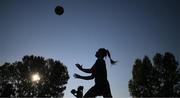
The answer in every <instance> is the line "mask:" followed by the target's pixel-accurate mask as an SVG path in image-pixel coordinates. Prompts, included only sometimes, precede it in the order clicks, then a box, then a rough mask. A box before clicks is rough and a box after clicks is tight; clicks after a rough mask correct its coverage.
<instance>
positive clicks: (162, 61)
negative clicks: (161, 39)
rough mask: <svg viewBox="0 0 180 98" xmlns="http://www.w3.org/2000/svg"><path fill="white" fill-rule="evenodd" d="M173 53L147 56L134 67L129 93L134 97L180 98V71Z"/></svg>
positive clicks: (138, 60) (136, 62)
mask: <svg viewBox="0 0 180 98" xmlns="http://www.w3.org/2000/svg"><path fill="white" fill-rule="evenodd" d="M178 65H179V64H178V62H177V61H176V59H175V57H174V55H173V54H172V53H169V52H167V53H165V54H164V55H162V54H159V53H157V54H156V55H155V56H154V58H153V64H152V63H151V61H150V59H149V58H148V57H147V56H145V57H144V59H143V60H141V59H137V60H136V61H135V64H134V66H133V71H132V76H133V77H132V79H130V81H129V91H130V94H131V96H133V97H180V69H179V67H178Z"/></svg>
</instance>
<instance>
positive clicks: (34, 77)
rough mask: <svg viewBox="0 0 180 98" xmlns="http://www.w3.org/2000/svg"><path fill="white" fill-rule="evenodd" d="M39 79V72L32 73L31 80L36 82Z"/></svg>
mask: <svg viewBox="0 0 180 98" xmlns="http://www.w3.org/2000/svg"><path fill="white" fill-rule="evenodd" d="M39 80H40V76H39V74H33V75H32V81H33V82H38V81H39Z"/></svg>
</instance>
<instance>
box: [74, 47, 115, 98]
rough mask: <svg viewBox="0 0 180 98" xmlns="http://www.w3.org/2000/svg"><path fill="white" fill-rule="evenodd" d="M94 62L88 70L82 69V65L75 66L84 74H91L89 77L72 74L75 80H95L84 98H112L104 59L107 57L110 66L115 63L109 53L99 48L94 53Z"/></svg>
mask: <svg viewBox="0 0 180 98" xmlns="http://www.w3.org/2000/svg"><path fill="white" fill-rule="evenodd" d="M95 56H96V58H97V60H96V62H95V64H94V65H93V66H92V68H90V69H84V68H82V65H80V64H76V67H77V68H78V69H79V70H81V71H83V72H85V73H91V75H90V76H81V75H78V74H76V73H75V74H74V77H75V78H79V79H84V80H91V79H94V78H95V85H94V86H93V87H91V88H90V89H89V90H88V91H87V92H86V94H85V95H84V98H87V97H91V98H92V97H96V96H103V97H108V98H112V94H111V90H110V86H109V82H108V80H107V70H106V63H105V61H104V57H106V56H108V57H109V59H110V62H111V64H115V63H116V61H113V60H112V59H111V55H110V52H109V51H108V50H107V49H105V48H100V49H99V50H98V51H97V52H96V55H95Z"/></svg>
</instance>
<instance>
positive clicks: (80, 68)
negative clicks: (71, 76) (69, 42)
mask: <svg viewBox="0 0 180 98" xmlns="http://www.w3.org/2000/svg"><path fill="white" fill-rule="evenodd" d="M75 65H76V67H77V68H78V69H79V70H82V69H83V68H82V65H80V64H75Z"/></svg>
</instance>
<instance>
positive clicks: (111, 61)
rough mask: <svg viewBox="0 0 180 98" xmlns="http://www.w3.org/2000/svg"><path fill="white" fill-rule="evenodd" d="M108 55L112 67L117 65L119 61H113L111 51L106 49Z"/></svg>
mask: <svg viewBox="0 0 180 98" xmlns="http://www.w3.org/2000/svg"><path fill="white" fill-rule="evenodd" d="M106 53H107V55H108V57H109V59H110V63H111V64H112V65H114V64H116V62H117V61H114V60H112V58H111V54H110V52H109V50H107V49H106Z"/></svg>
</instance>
